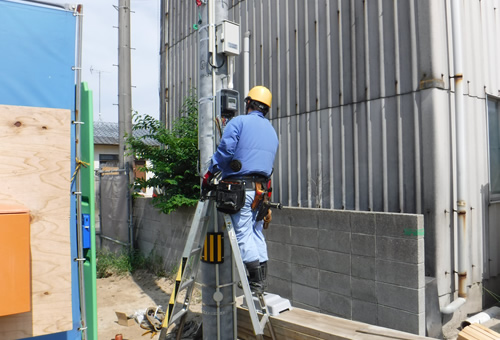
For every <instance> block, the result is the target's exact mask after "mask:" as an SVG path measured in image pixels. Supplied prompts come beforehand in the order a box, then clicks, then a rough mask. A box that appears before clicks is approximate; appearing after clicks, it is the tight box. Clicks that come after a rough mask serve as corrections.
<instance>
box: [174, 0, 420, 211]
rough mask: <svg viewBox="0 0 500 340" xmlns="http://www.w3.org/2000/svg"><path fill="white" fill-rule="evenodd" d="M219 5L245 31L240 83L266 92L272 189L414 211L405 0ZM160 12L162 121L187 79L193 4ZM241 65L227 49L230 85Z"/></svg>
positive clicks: (412, 44) (314, 203)
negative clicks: (272, 141)
mask: <svg viewBox="0 0 500 340" xmlns="http://www.w3.org/2000/svg"><path fill="white" fill-rule="evenodd" d="M229 7H230V14H229V17H230V19H231V20H233V21H235V22H239V23H240V29H241V36H242V40H243V36H244V34H245V32H247V31H249V32H250V33H251V40H250V67H251V72H250V80H249V81H250V85H251V86H253V85H256V84H264V85H266V86H268V87H269V88H270V89H271V91H272V93H273V95H274V96H273V108H272V112H271V113H270V115H269V118H270V119H271V121H272V123H273V125H274V126H275V128H276V130H277V131H278V133H279V137H280V149H279V155H278V157H277V162H276V167H275V173H274V183H275V184H274V186H275V194H276V197H275V199H277V200H280V201H281V202H282V203H284V204H286V205H291V206H301V207H321V208H335V209H357V210H374V211H393V212H400V211H401V212H409V213H413V212H419V211H420V205H421V189H420V186H421V184H420V182H421V180H420V178H421V170H420V163H419V159H420V156H419V150H420V141H419V136H420V133H419V123H418V121H419V119H418V111H417V110H416V108H417V105H416V94H415V91H417V90H418V86H419V85H418V79H417V73H416V63H417V60H416V23H415V20H414V18H415V14H414V12H415V8H414V2H407V1H366V2H363V1H349V0H342V1H327V0H315V1H302V0H295V1H287V0H280V1H266V0H263V1H259V0H257V1H233V2H232V3H231V2H230V6H229ZM168 18H169V19H168V20H169V35H168V36H169V38H168V44H169V52H168V60H169V62H168V71H167V73H168V77H169V81H168V84H169V85H168V88H169V89H168V94H169V95H168V99H169V102H168V114H167V116H168V117H169V118H167V121H171V119H172V117H173V116H175V112H177V111H178V108H179V105H180V104H181V101H182V98H183V96H184V95H185V94H186V93H187V89H188V87H190V86H195V84H196V77H197V68H196V67H195V65H196V58H195V56H196V53H197V49H196V48H197V44H198V41H197V35H196V34H195V31H194V30H193V29H192V25H193V24H195V23H197V21H198V18H197V10H196V2H195V1H175V2H170V8H169V13H168ZM204 24H206V23H201V25H204ZM242 64H243V61H242V57H239V58H237V60H236V74H235V88H236V89H242V88H243V73H242ZM242 97H243V95H242ZM403 130H404V131H406V132H405V133H404V134H403V133H402V132H403Z"/></svg>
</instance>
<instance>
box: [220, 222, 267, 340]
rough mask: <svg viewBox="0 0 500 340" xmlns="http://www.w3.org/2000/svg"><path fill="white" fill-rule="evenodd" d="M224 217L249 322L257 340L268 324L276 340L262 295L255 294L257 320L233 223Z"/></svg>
mask: <svg viewBox="0 0 500 340" xmlns="http://www.w3.org/2000/svg"><path fill="white" fill-rule="evenodd" d="M223 216H224V224H225V226H226V230H227V234H228V236H229V241H230V242H231V249H232V253H233V259H234V263H235V265H236V268H237V269H238V276H239V277H240V281H241V285H242V288H243V294H244V295H245V299H246V301H249V303H247V307H248V312H249V314H250V320H251V321H252V326H253V330H254V333H255V335H256V336H257V339H264V330H265V328H266V324H269V331H270V333H271V337H272V339H273V340H276V336H275V334H274V329H273V326H272V324H271V321H270V320H269V311H268V310H267V306H266V302H265V300H264V294H263V293H260V294H257V293H256V295H257V297H258V299H259V303H260V309H261V313H262V318H261V319H260V320H259V316H258V314H257V309H256V308H255V304H253V303H252V301H253V297H252V291H251V290H250V285H249V283H248V278H247V274H246V269H245V264H244V263H243V259H242V258H241V252H240V248H239V246H238V240H237V239H236V233H235V232H234V227H233V222H232V221H231V216H229V215H228V214H223Z"/></svg>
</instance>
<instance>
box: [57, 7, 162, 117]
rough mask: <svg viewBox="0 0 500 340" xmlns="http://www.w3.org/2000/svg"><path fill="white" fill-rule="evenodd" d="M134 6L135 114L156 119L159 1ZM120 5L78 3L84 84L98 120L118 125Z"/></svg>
mask: <svg viewBox="0 0 500 340" xmlns="http://www.w3.org/2000/svg"><path fill="white" fill-rule="evenodd" d="M130 1H131V2H130V7H131V14H130V22H131V24H130V28H131V33H130V35H131V38H130V40H131V43H130V44H131V47H132V51H131V63H132V110H134V111H137V112H139V113H140V114H141V115H145V114H147V115H150V116H152V117H155V118H158V111H159V102H158V98H159V97H158V93H159V92H158V91H159V84H160V79H159V74H160V72H159V67H160V54H159V43H160V0H130ZM58 2H59V1H58ZM118 2H119V0H77V1H76V2H75V3H78V4H82V5H83V39H82V40H83V53H82V71H83V72H82V81H85V82H87V83H88V85H89V88H90V89H91V90H92V91H93V98H94V121H98V120H101V121H103V122H118V105H117V104H118V67H117V66H114V65H117V64H118V29H117V27H118V11H117V10H116V9H115V7H113V6H116V7H118ZM99 75H100V78H101V80H100V86H99ZM99 88H100V91H99ZM99 94H100V95H99ZM99 107H100V109H99Z"/></svg>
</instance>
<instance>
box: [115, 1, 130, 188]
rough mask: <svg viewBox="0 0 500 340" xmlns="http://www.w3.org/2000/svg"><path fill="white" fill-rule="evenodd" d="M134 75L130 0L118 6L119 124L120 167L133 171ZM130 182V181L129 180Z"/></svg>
mask: <svg viewBox="0 0 500 340" xmlns="http://www.w3.org/2000/svg"><path fill="white" fill-rule="evenodd" d="M131 79H132V77H131V62H130V0H119V6H118V126H119V137H120V138H119V139H120V153H119V162H120V169H128V170H129V173H131V171H130V170H131V167H132V162H133V156H129V155H126V153H127V150H126V144H125V137H124V136H125V134H127V135H131V134H132V80H131ZM129 182H130V181H129Z"/></svg>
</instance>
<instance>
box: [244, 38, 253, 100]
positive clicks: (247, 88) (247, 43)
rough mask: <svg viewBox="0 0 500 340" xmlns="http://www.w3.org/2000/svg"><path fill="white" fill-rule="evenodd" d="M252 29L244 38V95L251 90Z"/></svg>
mask: <svg viewBox="0 0 500 340" xmlns="http://www.w3.org/2000/svg"><path fill="white" fill-rule="evenodd" d="M250 35H251V33H250V31H246V32H245V37H244V38H243V95H244V96H246V95H247V93H248V92H249V91H250Z"/></svg>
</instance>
